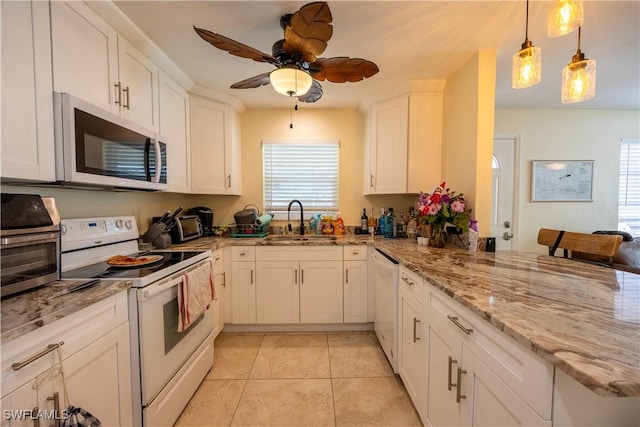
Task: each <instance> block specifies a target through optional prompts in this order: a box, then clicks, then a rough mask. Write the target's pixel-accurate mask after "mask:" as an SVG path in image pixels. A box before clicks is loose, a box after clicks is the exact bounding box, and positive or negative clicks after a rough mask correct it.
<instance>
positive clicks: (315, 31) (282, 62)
mask: <svg viewBox="0 0 640 427" xmlns="http://www.w3.org/2000/svg"><path fill="white" fill-rule="evenodd" d="M332 20H333V18H332V16H331V10H329V6H328V5H327V3H325V2H313V3H309V4H306V5H304V6H302V7H301V8H300V10H298V11H297V12H295V13H293V14H286V15H283V16H282V17H281V18H280V26H281V27H282V29H283V30H284V39H281V40H278V41H276V42H275V43H274V44H273V47H272V49H271V50H272V54H271V55H269V54H267V53H264V52H261V51H260V50H258V49H255V48H253V47H251V46H247V45H245V44H243V43H240V42H237V41H235V40H232V39H230V38H228V37H225V36H223V35H220V34H216V33H213V32H211V31H208V30H204V29H202V28H197V27H195V26H194V27H193V28H194V30H195V31H196V33H198V35H199V36H200V37H202V38H203V39H204V40H206V41H207V42H209V43H211V44H212V45H213V46H215V47H217V48H218V49H221V50H225V51H227V52H229V53H230V54H231V55H235V56H239V57H241V58H248V59H252V60H254V61H256V62H267V63H269V64H272V65H274V66H275V67H276V69H275V70H273V71H269V72H266V73H262V74H259V75H257V76H254V77H250V78H248V79H246V80H242V81H240V82H237V83H234V84H232V85H231V88H232V89H251V88H257V87H260V86H264V85H267V84H269V83H271V84H272V85H273V86H274V89H275V90H276V91H278V92H279V93H282V94H284V95H288V96H291V97H297V98H298V100H299V101H301V102H316V101H317V100H319V99H320V98H321V97H322V93H323V91H322V86H321V85H320V83H319V81H324V80H327V81H330V82H332V83H345V82H358V81H360V80H362V79H364V78H368V77H371V76H373V75H374V74H376V73H377V72H378V71H379V69H378V66H377V65H376V64H374V63H373V62H371V61H368V60H366V59H361V58H349V57H347V56H339V57H334V58H319V57H318V55H320V54H322V52H324V50H325V49H326V47H327V42H328V41H329V39H330V38H331V36H332V35H333V27H332V26H331V21H332Z"/></svg>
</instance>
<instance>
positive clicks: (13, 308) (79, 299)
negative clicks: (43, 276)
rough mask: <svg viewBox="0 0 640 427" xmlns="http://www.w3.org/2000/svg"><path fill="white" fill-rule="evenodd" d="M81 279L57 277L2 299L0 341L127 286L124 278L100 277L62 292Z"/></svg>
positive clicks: (51, 320)
mask: <svg viewBox="0 0 640 427" xmlns="http://www.w3.org/2000/svg"><path fill="white" fill-rule="evenodd" d="M81 282H83V281H82V280H59V281H56V282H53V283H50V284H48V285H46V286H42V287H40V288H38V289H34V290H32V291H29V292H24V293H21V294H16V295H14V296H10V297H7V298H5V299H3V300H2V305H1V306H0V310H1V312H2V326H1V328H2V337H1V341H0V342H1V344H2V345H4V344H6V343H8V342H9V341H11V340H13V339H15V338H18V337H20V336H23V335H25V334H27V333H29V332H31V331H34V330H36V329H38V328H41V327H44V326H46V325H49V324H51V323H53V322H55V321H56V320H60V319H62V318H64V317H66V316H68V315H71V314H73V313H75V312H77V311H80V310H81V309H83V308H85V307H89V306H90V305H92V304H95V303H97V302H99V301H102V300H103V299H106V298H109V297H110V296H111V295H115V294H117V293H118V292H122V291H126V290H127V289H129V288H130V287H131V282H128V281H124V280H123V281H115V282H114V281H111V280H102V281H101V282H100V283H98V284H96V285H94V286H91V287H88V288H86V289H81V290H78V291H75V292H72V293H69V294H64V295H62V293H63V292H65V291H66V290H67V289H68V288H69V287H71V286H73V285H76V284H78V283H81Z"/></svg>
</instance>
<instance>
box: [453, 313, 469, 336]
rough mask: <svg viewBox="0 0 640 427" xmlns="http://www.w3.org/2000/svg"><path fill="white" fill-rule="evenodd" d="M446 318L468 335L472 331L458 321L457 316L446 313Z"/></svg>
mask: <svg viewBox="0 0 640 427" xmlns="http://www.w3.org/2000/svg"><path fill="white" fill-rule="evenodd" d="M447 318H448V319H449V320H451V321H452V322H453V323H454V324H455V325H456V326H457V327H458V328H460V329H462V330H463V331H464V333H465V334H467V335H469V334H470V333H471V332H473V329H471V328H465V327H464V325H463V324H462V323H460V322H459V321H458V317H457V316H451V315H449V314H447Z"/></svg>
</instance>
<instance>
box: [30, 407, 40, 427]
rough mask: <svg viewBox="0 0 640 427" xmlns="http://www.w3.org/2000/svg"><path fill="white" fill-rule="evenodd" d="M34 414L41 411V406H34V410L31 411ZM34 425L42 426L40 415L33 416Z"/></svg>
mask: <svg viewBox="0 0 640 427" xmlns="http://www.w3.org/2000/svg"><path fill="white" fill-rule="evenodd" d="M31 413H32V414H38V413H40V408H38V407H37V406H36V407H34V408H33V412H31ZM33 427H40V419H39V418H38V417H34V418H33Z"/></svg>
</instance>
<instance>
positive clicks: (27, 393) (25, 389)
mask: <svg viewBox="0 0 640 427" xmlns="http://www.w3.org/2000/svg"><path fill="white" fill-rule="evenodd" d="M3 12H4V9H3ZM33 386H34V382H33V381H30V382H28V383H27V384H25V385H23V386H22V387H20V388H18V389H16V390H15V391H14V392H12V393H10V394H8V395H6V396H5V397H3V398H2V401H0V406H1V407H2V408H1V409H2V418H1V422H0V426H1V427H33V426H34V425H35V423H34V421H33V420H32V419H31V418H30V417H31V416H32V415H35V414H37V413H38V410H40V409H48V407H47V408H40V407H38V395H37V392H36V390H35V389H34V387H33ZM28 411H32V412H28Z"/></svg>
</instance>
